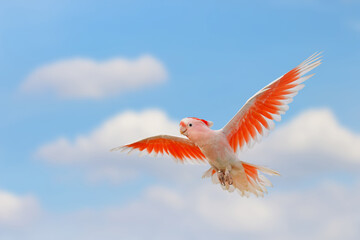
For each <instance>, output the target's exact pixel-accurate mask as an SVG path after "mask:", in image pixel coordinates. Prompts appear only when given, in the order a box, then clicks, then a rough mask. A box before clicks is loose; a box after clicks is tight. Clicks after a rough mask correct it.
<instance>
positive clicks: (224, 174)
mask: <svg viewBox="0 0 360 240" xmlns="http://www.w3.org/2000/svg"><path fill="white" fill-rule="evenodd" d="M217 175H218V178H219V181H220V183H221V185H223V186H226V185H232V184H233V179H232V177H231V174H230V171H229V170H228V169H226V170H225V171H222V170H219V171H218V172H217Z"/></svg>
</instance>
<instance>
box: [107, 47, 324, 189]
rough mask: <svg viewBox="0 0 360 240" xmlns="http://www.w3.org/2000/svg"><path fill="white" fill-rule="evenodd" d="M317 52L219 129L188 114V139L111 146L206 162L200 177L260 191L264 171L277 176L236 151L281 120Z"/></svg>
mask: <svg viewBox="0 0 360 240" xmlns="http://www.w3.org/2000/svg"><path fill="white" fill-rule="evenodd" d="M319 55H320V54H319V53H315V54H313V55H312V56H310V57H309V58H308V59H307V60H305V61H304V62H302V63H301V64H300V65H299V66H297V67H295V68H294V69H292V70H291V71H289V72H288V73H286V74H285V75H283V76H281V77H280V78H278V79H276V80H275V81H273V82H272V83H270V84H269V85H267V86H266V87H264V88H263V89H261V90H260V91H259V92H257V93H256V94H255V95H254V96H252V97H251V98H250V99H249V100H248V101H247V102H246V103H245V105H244V106H243V107H242V108H241V109H240V110H239V111H238V112H237V113H236V114H235V116H234V117H233V118H232V119H231V120H230V121H229V122H228V123H227V124H226V125H225V127H223V128H222V129H220V130H212V129H211V126H212V125H213V123H212V122H211V121H206V120H203V119H199V118H195V117H188V118H184V119H182V120H181V122H180V133H181V134H182V135H184V136H186V137H187V138H182V137H176V136H169V135H158V136H154V137H149V138H145V139H143V140H140V141H138V142H134V143H131V144H128V145H125V146H121V147H117V148H114V149H112V150H128V151H129V152H131V151H132V150H139V151H146V152H147V153H148V154H151V153H155V155H157V154H159V153H160V154H167V155H170V156H172V157H174V158H175V159H176V160H178V161H180V162H185V161H186V160H187V161H193V162H204V163H206V162H207V163H209V164H210V166H211V167H210V169H209V170H207V171H206V172H205V173H204V175H203V178H205V177H211V178H212V180H213V182H214V183H215V184H217V183H220V184H221V186H222V188H223V189H225V190H228V191H229V192H232V191H234V190H235V189H236V190H237V191H238V192H239V193H240V194H241V195H242V196H244V195H245V196H249V193H253V194H254V195H256V196H263V195H264V193H266V192H267V190H266V187H268V186H272V184H271V182H270V181H269V180H268V179H267V178H266V177H265V176H263V175H261V174H260V172H262V173H266V174H269V175H279V173H278V172H276V171H274V170H271V169H269V168H266V167H262V166H257V165H254V164H250V163H245V162H243V161H240V159H239V156H238V155H239V154H238V152H239V150H241V149H242V148H243V147H245V146H246V145H247V146H248V147H250V146H252V143H253V142H255V141H259V140H260V139H261V137H262V136H264V135H265V134H266V133H267V132H268V131H269V130H270V129H271V128H272V127H273V126H274V120H276V121H280V119H281V114H284V113H285V112H286V111H287V110H288V109H289V106H288V104H289V103H290V102H292V99H293V97H294V96H295V95H296V94H297V93H298V91H299V90H301V89H302V88H303V87H304V85H303V84H301V83H302V82H304V81H306V80H307V79H309V78H310V77H312V76H313V75H314V74H311V75H306V76H304V75H305V74H306V73H308V72H309V71H311V70H312V69H314V68H315V67H317V66H319V65H320V64H321V57H320V56H319Z"/></svg>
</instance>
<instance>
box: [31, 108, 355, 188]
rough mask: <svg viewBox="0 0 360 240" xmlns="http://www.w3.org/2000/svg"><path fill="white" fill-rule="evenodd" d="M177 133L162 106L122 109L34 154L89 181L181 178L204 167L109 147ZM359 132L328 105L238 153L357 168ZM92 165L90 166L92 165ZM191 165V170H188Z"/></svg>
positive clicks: (288, 169)
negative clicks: (83, 173) (78, 169)
mask: <svg viewBox="0 0 360 240" xmlns="http://www.w3.org/2000/svg"><path fill="white" fill-rule="evenodd" d="M159 134H170V135H179V133H178V123H177V122H176V121H174V120H172V119H170V118H169V117H168V116H167V115H166V113H164V112H163V111H161V110H146V111H143V112H131V111H129V112H124V113H120V114H118V115H117V116H115V117H112V118H110V119H109V120H107V121H105V122H104V123H103V124H101V125H100V126H99V127H97V128H96V129H94V130H93V131H92V132H91V133H88V134H84V135H79V136H78V137H76V138H75V139H74V140H70V139H67V138H59V139H57V140H55V141H52V142H50V143H48V144H45V145H43V146H41V147H40V148H39V149H38V151H37V153H36V154H37V156H38V157H39V158H41V159H43V160H44V161H47V162H51V163H54V164H75V165H76V164H77V165H81V166H83V167H84V168H86V169H88V170H89V174H90V175H89V176H88V177H90V179H91V180H93V181H98V180H104V179H107V180H111V181H114V182H121V181H123V180H125V179H129V178H133V177H136V176H137V175H138V174H139V173H144V172H145V173H146V174H152V175H155V176H162V177H164V178H167V177H170V178H172V179H174V178H181V177H180V176H184V175H185V176H188V177H189V176H192V177H194V176H193V175H192V174H193V173H195V172H196V173H197V174H199V176H198V177H200V174H201V173H199V172H198V171H199V170H203V169H202V168H201V169H200V168H194V166H186V167H185V166H181V167H180V166H178V165H176V164H174V163H173V162H172V161H171V159H170V158H168V157H167V158H160V159H154V158H152V157H145V156H144V157H141V158H140V157H138V156H137V155H136V154H132V155H129V156H128V155H126V154H124V153H119V152H109V151H108V150H109V149H110V148H112V147H115V146H117V145H123V144H126V143H130V142H133V141H136V140H139V139H142V138H145V137H149V136H153V135H159ZM358 146H360V136H359V135H357V134H355V133H353V132H351V131H350V130H349V129H346V128H345V127H343V126H341V125H340V124H339V123H338V121H337V120H336V118H335V116H334V115H333V113H332V112H331V111H330V110H328V109H316V110H308V111H306V112H304V113H302V114H300V115H298V116H297V117H296V118H294V119H293V120H291V121H289V122H288V123H286V124H285V125H283V126H282V127H279V129H275V130H274V132H273V133H271V135H270V137H268V138H266V139H264V141H263V142H262V143H261V144H256V147H254V149H251V150H250V151H246V152H244V153H241V155H240V158H241V159H242V160H248V161H249V162H253V163H255V164H259V163H261V164H264V165H267V166H271V167H272V168H274V169H276V170H279V171H280V172H281V173H283V174H287V175H292V176H304V175H306V174H309V173H312V174H316V173H318V172H329V171H334V170H351V171H357V170H359V169H360V149H359V148H358ZM91 166H93V168H92V167H91ZM192 168H193V169H194V170H192Z"/></svg>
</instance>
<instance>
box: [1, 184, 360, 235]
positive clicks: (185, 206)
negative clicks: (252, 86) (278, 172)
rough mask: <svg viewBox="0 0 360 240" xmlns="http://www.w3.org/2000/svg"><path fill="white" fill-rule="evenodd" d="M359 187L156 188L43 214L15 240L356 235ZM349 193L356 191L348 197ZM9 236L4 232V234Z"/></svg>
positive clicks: (359, 199)
mask: <svg viewBox="0 0 360 240" xmlns="http://www.w3.org/2000/svg"><path fill="white" fill-rule="evenodd" d="M358 187H359V184H357V185H355V186H354V187H353V188H349V187H345V186H343V185H339V184H337V183H334V182H329V181H324V182H322V183H320V184H318V185H316V186H312V187H311V188H310V189H307V190H304V189H302V190H295V189H294V190H289V191H287V192H278V193H272V194H271V195H269V196H267V197H265V198H262V199H258V198H253V197H251V198H241V197H240V196H239V195H235V194H229V193H226V192H221V190H220V189H215V188H213V186H211V185H210V184H206V183H203V184H199V183H195V184H189V185H188V187H187V188H186V189H182V190H181V189H179V188H171V187H169V186H167V187H164V186H158V185H154V186H151V187H149V188H147V189H145V190H144V191H143V193H142V194H140V196H138V197H137V198H136V199H133V201H131V202H129V203H127V204H124V205H118V206H108V207H106V208H102V209H86V210H77V211H73V212H70V213H62V214H60V215H59V214H52V213H48V214H47V215H46V216H45V217H43V219H42V221H41V222H40V224H38V225H37V226H34V227H32V228H31V229H30V228H29V229H28V231H26V232H24V233H21V232H20V233H19V232H16V233H15V234H12V235H13V236H14V235H15V236H17V239H37V240H42V239H49V237H51V239H54V240H58V239H90V240H91V239H94V240H95V239H100V238H105V239H109V240H112V239H119V238H121V239H147V238H149V236H151V237H150V238H151V239H189V238H191V239H193V238H194V239H202V238H206V239H219V238H227V239H236V238H238V237H239V236H241V237H242V238H244V239H250V240H251V239H261V238H266V239H284V240H285V239H295V240H296V239H349V240H352V239H354V240H355V239H357V236H358V235H359V234H360V232H359V228H358V225H359V224H360V219H359V217H358V214H357V212H356V211H355V209H354V208H353V207H355V206H357V205H358V202H359V201H360V194H359V191H355V192H354V189H358ZM344 196H351V198H347V199H346V201H344V200H345V199H344ZM5 233H6V231H5Z"/></svg>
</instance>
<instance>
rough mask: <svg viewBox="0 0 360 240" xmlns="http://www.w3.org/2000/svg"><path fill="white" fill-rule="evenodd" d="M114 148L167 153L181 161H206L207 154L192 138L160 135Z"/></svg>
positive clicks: (149, 152)
mask: <svg viewBox="0 0 360 240" xmlns="http://www.w3.org/2000/svg"><path fill="white" fill-rule="evenodd" d="M114 150H128V151H129V153H130V152H131V151H133V150H139V151H140V152H142V151H145V150H146V152H147V153H148V154H152V153H155V154H156V155H157V154H159V153H160V154H164V153H165V154H167V155H169V156H172V157H174V158H175V159H177V160H179V161H180V162H182V163H183V162H184V161H185V160H192V161H201V162H205V156H204V154H203V153H202V152H201V150H200V148H199V147H198V146H196V145H195V144H194V143H192V142H191V141H190V140H188V139H186V138H182V137H175V136H168V135H159V136H154V137H149V138H145V139H143V140H140V141H138V142H134V143H131V144H128V145H125V146H121V147H117V148H114V149H112V150H111V151H114Z"/></svg>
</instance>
